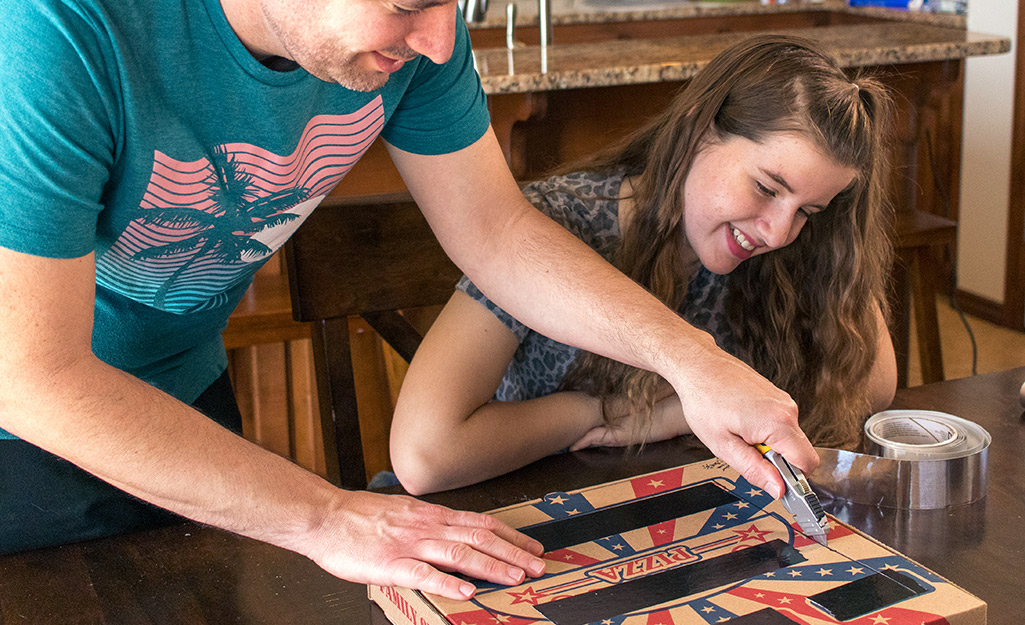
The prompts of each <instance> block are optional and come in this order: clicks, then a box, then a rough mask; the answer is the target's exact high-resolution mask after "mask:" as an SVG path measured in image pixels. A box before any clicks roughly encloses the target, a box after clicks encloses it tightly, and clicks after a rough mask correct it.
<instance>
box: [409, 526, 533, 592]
mask: <svg viewBox="0 0 1025 625" xmlns="http://www.w3.org/2000/svg"><path fill="white" fill-rule="evenodd" d="M516 534H519V532H516V531H515V530H513V529H511V528H509V527H508V526H505V527H504V530H503V529H502V528H498V529H490V528H488V529H485V528H471V527H459V526H450V527H449V528H447V529H446V530H445V531H444V532H443V533H441V535H440V536H439V537H438V538H439V539H440V540H436V541H429V542H427V543H426V544H429V545H434V546H435V548H437V547H438V546H439V545H440V546H441V547H443V549H444V551H441V552H437V551H435V552H432V553H430V555H429V556H428V557H427V560H428V561H429V562H433V563H435V564H438V565H440V566H442V567H444V568H446V569H453V570H459V571H462V572H464V573H467V574H469V575H473V576H475V577H479V578H480V579H487V580H489V581H493V582H496V583H500V584H510V583H514V584H519V583H521V582H522V581H523V579H524V576H525V575H529V576H531V577H539V576H540V575H542V574H543V573H544V568H545V564H544V560H542V559H541V558H539V557H537V555H532V553H529V552H527V551H525V550H524V548H521V546H518V545H515V544H514V543H513V542H512V540H514V539H515V538H516V537H515V536H514V535H516ZM519 538H520V539H524V540H526V541H529V542H530V543H531V549H532V552H533V553H537V554H538V555H540V553H541V551H542V550H543V547H541V543H538V542H537V541H536V540H533V539H531V538H528V537H526V536H523V535H522V534H519ZM534 546H536V550H535V549H534ZM468 566H473V567H475V568H473V569H469V568H466V567H468Z"/></svg>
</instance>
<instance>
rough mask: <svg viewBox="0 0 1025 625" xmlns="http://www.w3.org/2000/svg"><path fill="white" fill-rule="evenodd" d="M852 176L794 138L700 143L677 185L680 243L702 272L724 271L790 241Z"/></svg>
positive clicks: (786, 134)
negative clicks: (683, 237)
mask: <svg viewBox="0 0 1025 625" xmlns="http://www.w3.org/2000/svg"><path fill="white" fill-rule="evenodd" d="M854 176H855V171H854V170H853V169H850V168H848V167H844V166H842V165H840V164H838V163H837V162H836V161H834V160H833V159H832V158H831V157H829V156H826V155H824V154H823V153H822V151H821V150H820V149H819V147H818V146H817V145H816V144H815V143H813V142H812V141H810V140H809V139H808V138H806V137H805V136H803V135H801V134H797V133H789V132H778V133H773V134H771V135H769V136H768V137H767V138H766V139H765V140H764V141H761V142H755V141H751V140H749V139H745V138H744V137H739V136H735V135H731V136H728V137H727V138H725V139H724V140H721V141H709V142H706V143H705V144H704V145H703V147H702V148H701V150H700V151H699V152H698V153H697V155H696V156H695V157H694V162H693V163H692V164H691V168H690V172H689V174H688V175H687V181H686V182H685V183H684V187H683V194H684V204H683V206H684V209H683V213H684V217H683V221H684V229H685V233H686V236H687V242H688V243H689V244H690V246H691V248H692V249H693V250H694V252H695V253H696V254H697V256H698V258H699V259H700V260H701V264H702V265H704V266H705V268H706V269H708V270H709V271H712V272H714V273H718V274H727V273H730V272H731V271H733V270H734V269H736V268H737V266H738V265H740V263H742V262H743V261H745V260H747V259H749V258H751V257H752V256H756V255H758V254H765V253H766V252H771V251H772V250H777V249H780V248H782V247H785V246H787V245H789V244H790V243H792V242H793V241H794V239H796V238H797V235H798V234H800V232H801V228H803V227H804V224H805V222H807V220H808V218H809V217H810V216H811V215H813V214H815V213H818V212H821V211H823V210H826V207H827V206H828V205H829V203H830V202H831V201H832V200H833V198H834V197H836V195H837V194H838V193H840V192H841V191H843V190H844V189H845V188H847V186H848V185H850V183H851V181H853V180H854Z"/></svg>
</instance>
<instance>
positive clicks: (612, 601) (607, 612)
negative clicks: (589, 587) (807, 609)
mask: <svg viewBox="0 0 1025 625" xmlns="http://www.w3.org/2000/svg"><path fill="white" fill-rule="evenodd" d="M804 561H805V558H804V556H803V555H801V553H800V552H799V551H797V550H796V549H794V548H793V547H791V546H790V545H789V544H787V543H786V542H785V541H783V540H779V539H775V540H771V541H769V542H766V543H763V544H760V545H755V546H754V547H748V548H746V549H740V550H738V551H734V552H731V553H727V554H724V555H721V556H716V557H714V558H708V559H707V560H699V561H698V562H695V563H693V564H688V565H686V566H682V567H680V568H676V569H671V570H669V571H664V572H662V573H655V574H653V575H648V576H647V577H642V578H640V579H636V580H633V581H628V582H623V583H621V584H616V585H615V586H608V587H605V588H601V589H599V590H595V591H592V592H587V593H583V594H580V595H576V596H573V597H567V598H566V599H560V600H558V601H552V602H549V603H543V604H541V605H539V606H537V611H538V612H540V613H541V614H543V615H544V617H545V618H547V619H548V620H549V621H551V622H552V623H555V625H584V624H585V623H593V622H594V621H601V620H602V619H606V618H611V617H614V616H620V615H622V614H627V613H628V612H633V611H635V610H642V609H644V608H649V607H652V606H656V605H659V604H662V603H666V602H667V601H671V600H673V599H677V598H680V597H686V596H688V595H692V594H695V593H699V592H704V591H706V590H711V589H712V588H717V587H719V586H725V585H727V584H732V583H735V582H739V581H742V580H746V579H750V578H752V577H755V576H757V575H761V574H763V573H768V572H770V571H776V570H779V569H781V568H783V567H786V566H790V565H793V564H798V563H800V562H804Z"/></svg>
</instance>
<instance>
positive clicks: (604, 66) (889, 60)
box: [474, 0, 1010, 95]
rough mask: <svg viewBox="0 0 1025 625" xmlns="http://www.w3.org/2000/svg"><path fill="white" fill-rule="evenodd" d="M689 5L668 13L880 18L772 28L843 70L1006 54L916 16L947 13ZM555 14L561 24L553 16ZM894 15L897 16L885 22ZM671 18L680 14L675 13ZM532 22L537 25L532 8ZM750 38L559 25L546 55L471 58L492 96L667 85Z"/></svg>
mask: <svg viewBox="0 0 1025 625" xmlns="http://www.w3.org/2000/svg"><path fill="white" fill-rule="evenodd" d="M492 1H494V0H492ZM598 1H601V2H608V1H611V0H562V2H563V3H566V2H570V3H580V2H598ZM681 4H683V2H681ZM686 4H687V7H679V8H675V9H672V10H673V11H698V12H697V13H694V12H692V13H690V14H689V15H692V16H693V15H702V16H706V15H710V14H712V15H724V16H725V15H740V14H748V13H750V12H752V11H757V10H764V9H765V8H767V9H770V10H772V11H773V12H777V13H778V12H781V11H791V10H794V11H796V10H800V11H808V10H817V9H818V8H819V7H821V8H822V9H823V10H839V11H844V12H858V13H859V14H863V15H868V16H869V17H883V18H885V19H883V20H881V21H879V22H876V23H866V24H845V25H832V26H816V27H808V28H795V29H792V30H785V29H782V30H781V29H773V30H772V31H771V32H775V33H787V34H791V35H797V36H802V37H807V38H810V39H815V40H818V41H820V42H822V43H824V44H825V45H827V46H828V47H829V48H830V49H832V50H833V52H834V54H836V56H837V58H838V59H839V61H840V63H841V65H843V66H844V67H857V66H867V65H889V64H903V63H915V62H924V61H939V60H947V59H960V58H965V57H969V56H982V55H990V54H1003V53H1005V52H1008V51H1009V50H1010V40H1009V39H1007V38H1006V37H999V36H995V35H984V34H977V33H971V32H968V31H966V30H965V29H964V25H963V18H960V20H961V22H960V23H957V20H956V19H955V20H947V22H946V23H940V22H943V21H944V20H942V19H941V20H939V21H937V20H933V19H921V18H922V17H932V18H936V17H939V18H958V16H951V15H933V14H912V12H908V11H893V10H889V9H870V10H868V11H867V12H866V10H865V9H854V8H851V7H847V6H846V4H844V3H842V2H841V3H837V2H836V1H835V0H826V1H825V2H819V3H810V2H791V3H787V4H784V5H775V6H771V5H770V6H768V7H763V5H761V4H760V3H758V2H737V3H721V4H720V3H708V2H704V3H692V2H686ZM710 5H711V6H710ZM558 6H559V5H558V4H553V22H554V23H555V24H556V25H558V24H560V23H580V22H579V21H577V22H566V21H560V20H571V19H573V20H575V19H578V18H581V15H582V14H576V13H572V12H570V11H568V10H567V9H566V8H565V4H563V9H562V12H560V13H558V14H557V13H556V8H557V7H558ZM713 9H714V11H713ZM495 10H496V9H495V7H490V8H489V15H491V12H493V11H495ZM709 11H712V13H709ZM737 11H745V12H747V13H737ZM880 11H881V12H882V13H880ZM642 13H643V15H644V17H638V15H640V13H638V14H636V15H635V14H634V13H628V15H630V19H631V20H633V19H665V18H666V17H667V14H666V12H665V10H659V11H658V12H657V13H655V12H646V13H644V12H642ZM557 15H558V17H559V19H556V16H557ZM891 15H892V16H893V18H894V19H890V17H891ZM671 17H673V18H676V17H680V16H679V15H677V14H673V15H672V16H671ZM534 19H535V20H536V11H535V17H534ZM584 19H589V18H584ZM617 20H618V21H624V19H623V14H622V13H620V14H619V15H618V17H617ZM517 22H519V20H517ZM503 24H504V20H503ZM478 27H480V26H478ZM751 34H752V32H733V33H716V34H703V35H685V36H676V37H659V38H638V39H624V40H611V41H601V42H596V43H571V44H563V45H560V44H559V39H558V29H557V28H556V29H555V31H554V37H553V39H554V41H555V43H554V44H553V45H551V46H549V47H548V49H547V50H545V49H542V48H540V47H539V46H523V47H517V48H516V49H515V50H508V49H506V48H504V47H501V48H491V49H488V48H484V49H478V50H475V51H474V56H475V61H476V64H477V70H478V72H479V73H480V76H481V82H482V84H483V86H484V91H485V93H487V94H489V95H490V94H501V93H524V92H533V91H553V90H559V89H573V88H580V87H604V86H615V85H628V84H640V83H650V82H668V81H680V80H686V79H688V78H690V77H691V76H693V75H694V74H695V73H696V72H697V71H698V70H699V69H701V68H702V67H703V66H704V65H705V64H706V63H707V62H708V61H710V60H711V59H712V57H714V56H715V55H716V54H718V53H719V52H720V51H721V50H723V49H724V48H726V47H727V46H728V45H730V44H731V43H733V42H735V41H737V40H739V39H741V38H743V37H745V36H750V35H751Z"/></svg>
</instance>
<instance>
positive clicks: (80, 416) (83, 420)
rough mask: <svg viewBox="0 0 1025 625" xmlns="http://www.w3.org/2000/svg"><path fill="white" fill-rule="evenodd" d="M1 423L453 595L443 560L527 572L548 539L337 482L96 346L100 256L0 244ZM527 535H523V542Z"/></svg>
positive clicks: (282, 535)
mask: <svg viewBox="0 0 1025 625" xmlns="http://www.w3.org/2000/svg"><path fill="white" fill-rule="evenodd" d="M0 292H2V293H4V297H3V303H2V305H0V337H2V343H3V346H4V349H3V350H0V385H2V386H0V427H3V428H4V429H6V430H8V431H9V432H11V433H12V434H15V435H16V436H19V437H21V438H23V439H24V440H26V441H28V442H30V443H33V444H35V445H38V446H40V447H42V448H43V449H46V450H48V451H50V452H52V453H55V454H57V455H59V456H62V457H64V458H66V459H68V460H70V461H71V462H73V463H75V464H76V465H78V466H80V467H82V468H83V469H85V470H86V471H89V472H90V473H93V474H95V475H97V476H99V477H100V478H102V479H104V480H106V481H108V482H110V483H111V484H113V485H115V486H117V487H119V488H121V489H123V490H125V491H127V492H129V493H131V494H133V495H136V496H138V497H140V498H142V499H145V500H146V501H149V502H152V503H154V504H156V505H159V506H161V507H164V508H167V509H169V510H172V511H174V512H177V513H179V514H182V515H184V516H186V517H189V518H191V519H194V520H196V521H199V522H202V523H207V524H210V525H215V526H217V527H221V528H224V529H227V530H230V531H233V532H237V533H239V534H243V535H245V536H249V537H252V538H256V539H259V540H263V541H266V542H269V543H272V544H275V545H278V546H281V547H285V548H287V549H291V550H293V551H297V552H299V553H302V554H304V555H306V556H308V557H310V558H311V559H313V560H314V561H316V562H317V563H318V564H319V565H320V566H322V567H324V568H325V569H326V570H327V571H329V572H331V573H333V574H335V575H338V576H339V577H342V578H345V579H349V580H352V581H356V582H365V583H376V584H382V585H402V586H409V587H414V588H420V589H423V590H427V591H429V592H434V593H439V594H442V595H445V596H449V597H453V598H466V597H467V596H468V595H469V594H470V593H471V592H472V586H470V585H469V584H468V583H466V582H464V581H461V580H459V579H457V578H456V577H453V576H451V575H448V574H445V573H442V572H440V571H439V570H438V569H436V568H434V567H435V566H437V567H438V568H440V569H442V570H446V571H460V572H465V573H468V574H470V575H472V576H474V577H478V578H482V579H487V580H489V581H492V582H497V583H518V582H519V581H521V580H522V578H523V576H524V571H525V570H529V571H530V573H531V574H537V573H539V572H540V571H541V568H542V562H541V561H540V560H539V559H538V558H536V557H533V556H531V555H530V554H528V553H527V552H526V551H524V549H530V550H531V551H533V552H534V553H540V549H541V547H540V545H539V544H537V543H536V541H532V540H530V539H528V538H526V537H525V536H523V535H521V534H519V533H517V532H514V531H513V530H511V529H509V528H508V527H507V526H505V525H503V524H501V523H499V522H498V521H496V520H495V519H493V518H491V517H488V516H485V515H479V514H473V513H468V512H456V511H452V510H448V509H445V508H442V507H439V506H433V505H429V504H426V503H423V502H419V501H416V500H414V499H412V498H409V497H397V496H385V495H380V494H375V493H369V492H349V491H344V490H341V489H338V488H335V487H334V486H332V485H331V484H329V483H328V482H326V481H324V480H322V479H320V478H319V477H317V476H315V475H313V474H311V473H309V472H307V471H304V470H303V469H301V468H300V467H298V466H296V465H294V464H292V463H290V462H288V461H286V460H285V459H283V458H281V457H279V456H276V455H274V454H272V453H270V452H267V451H265V450H263V449H261V448H259V447H257V446H256V445H253V444H251V443H249V442H247V441H245V440H244V439H242V438H240V437H238V436H235V435H234V434H232V433H230V432H229V431H227V430H225V429H223V428H221V427H220V426H218V425H217V424H215V423H214V422H213V421H211V420H210V419H207V418H206V417H204V416H203V415H201V414H200V413H198V412H197V411H195V410H193V409H192V408H191V407H189V406H187V405H185V404H183V403H181V402H179V401H177V400H175V399H174V398H172V397H170V396H168V395H166V394H164V393H162V392H160V391H159V390H157V389H155V388H154V387H152V386H149V385H148V384H145V383H144V382H142V381H140V380H138V379H136V378H134V377H132V376H130V375H128V374H126V373H124V372H121V371H119V370H117V369H115V368H113V367H110V366H109V365H106V364H105V363H103V362H101V361H100V360H98V359H97V358H96V357H95V356H94V355H93V354H92V351H91V346H90V344H91V335H92V313H93V305H94V296H95V264H94V261H93V258H92V256H91V255H90V256H86V257H82V258H77V259H71V260H55V259H48V258H41V257H37V256H31V255H26V254H21V253H18V252H13V251H10V250H7V249H3V248H0ZM514 545H515V546H514Z"/></svg>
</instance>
